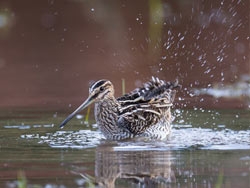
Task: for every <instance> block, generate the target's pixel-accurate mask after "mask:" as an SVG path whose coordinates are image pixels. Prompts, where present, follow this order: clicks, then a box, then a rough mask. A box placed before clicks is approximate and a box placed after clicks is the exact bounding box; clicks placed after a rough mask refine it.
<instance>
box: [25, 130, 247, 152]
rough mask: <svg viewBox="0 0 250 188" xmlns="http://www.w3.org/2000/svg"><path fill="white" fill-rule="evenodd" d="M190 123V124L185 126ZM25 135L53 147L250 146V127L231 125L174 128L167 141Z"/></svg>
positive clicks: (84, 133) (91, 134) (87, 133)
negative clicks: (107, 145) (222, 126)
mask: <svg viewBox="0 0 250 188" xmlns="http://www.w3.org/2000/svg"><path fill="white" fill-rule="evenodd" d="M184 127H189V126H184ZM21 137H22V138H24V139H38V140H39V141H38V143H40V144H44V143H45V144H48V145H49V146H50V147H52V148H75V149H84V148H93V147H97V146H98V145H99V144H100V143H101V142H103V141H104V142H106V143H115V146H114V147H113V148H114V150H134V151H136V150H181V149H192V150H194V149H206V150H238V149H245V150H247V149H250V130H245V131H243V130H241V131H234V130H231V129H222V130H213V129H205V128H192V127H191V128H181V129H175V128H174V129H173V130H172V135H171V138H170V139H169V140H166V141H143V140H142V141H141V140H140V141H138V140H137V141H136V140H129V141H119V142H110V141H106V140H105V138H104V136H103V135H102V133H101V132H100V131H92V130H80V131H56V132H54V133H46V134H45V135H39V134H24V135H22V136H21Z"/></svg>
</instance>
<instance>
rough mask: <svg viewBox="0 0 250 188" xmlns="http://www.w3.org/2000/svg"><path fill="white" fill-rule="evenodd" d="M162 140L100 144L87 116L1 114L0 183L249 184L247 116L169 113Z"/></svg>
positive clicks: (102, 141) (243, 112) (230, 112)
mask: <svg viewBox="0 0 250 188" xmlns="http://www.w3.org/2000/svg"><path fill="white" fill-rule="evenodd" d="M174 115H175V117H176V119H175V120H174V127H173V132H172V136H171V139H170V140H168V141H164V142H163V141H157V142H155V141H154V142H152V141H151V142H150V141H147V142H144V141H123V142H111V141H106V140H105V139H104V138H103V136H102V134H101V133H100V132H99V131H98V130H97V129H96V125H95V124H93V123H94V121H91V122H90V123H91V124H90V125H88V126H86V125H84V123H83V122H84V119H82V117H80V116H79V119H77V118H75V119H73V120H72V121H71V122H70V123H69V125H67V126H66V127H65V129H63V130H61V129H59V128H58V124H59V123H60V122H61V121H62V120H63V119H64V118H65V117H66V116H67V114H62V113H58V114H57V113H54V112H48V111H42V110H39V111H37V110H33V109H30V110H27V109H20V110H16V111H8V112H6V111H5V112H1V115H0V129H1V130H0V132H1V133H0V187H7V188H12V187H18V186H19V187H21V184H22V183H23V184H27V187H46V188H48V187H49V188H50V187H53V188H54V187H60V188H63V187H98V186H99V187H101V186H104V187H105V186H106V187H206V188H207V187H226V188H227V187H242V188H243V187H244V188H246V187H250V125H249V122H250V121H249V120H250V113H249V111H247V110H237V111H236V110H235V111H233V110H221V111H216V110H203V109H196V110H175V111H174Z"/></svg>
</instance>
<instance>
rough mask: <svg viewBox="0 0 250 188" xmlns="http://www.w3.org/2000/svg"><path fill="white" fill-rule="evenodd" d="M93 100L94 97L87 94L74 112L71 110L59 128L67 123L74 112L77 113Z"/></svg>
mask: <svg viewBox="0 0 250 188" xmlns="http://www.w3.org/2000/svg"><path fill="white" fill-rule="evenodd" d="M93 101H94V98H93V97H92V96H89V97H88V98H87V99H86V100H85V101H84V102H83V103H82V104H81V105H80V106H79V107H78V108H77V109H76V110H75V111H74V112H72V113H71V114H70V115H69V116H68V117H67V118H66V119H65V120H64V121H63V122H62V123H61V125H60V128H61V129H62V128H63V127H64V126H65V125H66V123H68V122H69V121H70V120H71V119H72V118H73V117H74V116H75V115H76V114H78V113H79V112H80V111H82V110H83V109H84V108H86V107H87V106H89V105H90V104H91V103H92V102H93Z"/></svg>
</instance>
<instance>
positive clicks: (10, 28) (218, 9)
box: [0, 0, 250, 111]
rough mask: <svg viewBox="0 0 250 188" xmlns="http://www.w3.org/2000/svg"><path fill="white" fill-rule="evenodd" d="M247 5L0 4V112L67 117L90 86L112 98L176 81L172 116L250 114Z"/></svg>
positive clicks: (183, 1) (45, 0)
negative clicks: (100, 85)
mask: <svg viewBox="0 0 250 188" xmlns="http://www.w3.org/2000/svg"><path fill="white" fill-rule="evenodd" d="M249 8H250V7H249V1H248V0H218V1H205V0H200V1H198V0H189V1H187V0H175V1H165V0H162V1H159V0H138V1H132V0H107V1H100V0H91V1H90V0H89V1H88V0H36V1H33V0H22V1H14V0H13V1H12V0H1V1H0V86H1V89H0V108H19V107H32V108H41V109H55V110H57V111H60V110H63V111H72V110H74V109H75V108H76V107H77V106H78V105H80V103H81V102H82V101H83V100H84V99H85V98H86V97H87V96H88V87H89V82H90V81H92V80H98V79H102V78H105V79H109V80H111V81H112V82H113V83H114V86H115V89H116V96H117V97H118V96H119V95H121V94H122V87H121V85H122V79H124V80H125V84H126V92H129V91H130V90H132V89H134V88H135V87H138V86H141V84H142V83H143V82H145V81H147V80H148V79H150V78H151V76H157V77H159V78H161V79H164V80H174V79H176V78H178V79H179V81H180V83H181V84H182V89H181V90H180V91H179V92H178V93H177V98H176V106H177V107H180V108H248V109H249V108H250V62H249V53H250V49H249V41H250V21H249Z"/></svg>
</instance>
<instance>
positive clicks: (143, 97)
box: [60, 77, 179, 140]
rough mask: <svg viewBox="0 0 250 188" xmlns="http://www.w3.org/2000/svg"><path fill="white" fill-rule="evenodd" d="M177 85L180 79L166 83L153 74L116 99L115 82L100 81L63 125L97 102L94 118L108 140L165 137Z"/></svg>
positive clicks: (167, 131) (169, 127)
mask: <svg viewBox="0 0 250 188" xmlns="http://www.w3.org/2000/svg"><path fill="white" fill-rule="evenodd" d="M177 87H179V84H178V81H175V82H165V81H163V80H159V79H158V78H154V77H152V79H151V80H150V81H149V82H147V83H145V84H144V85H143V86H142V87H140V88H137V89H135V90H133V91H132V92H130V93H127V94H125V95H123V96H121V97H119V98H117V99H116V98H115V97H114V87H113V84H112V83H111V82H110V81H108V80H99V81H97V82H95V83H93V84H92V85H91V86H90V88H89V97H88V98H87V99H86V101H85V102H84V103H83V104H82V105H81V106H79V107H78V108H77V109H76V110H75V111H74V112H73V113H72V114H70V115H69V116H68V117H67V118H66V119H65V120H64V121H63V122H62V124H61V125H60V127H63V126H64V125H65V124H66V123H67V122H68V121H69V120H70V119H72V118H73V117H74V116H75V115H76V114H77V113H78V112H80V111H81V110H83V109H84V108H86V107H87V106H88V105H90V104H91V103H92V102H95V119H96V122H97V124H98V125H99V128H100V130H101V131H102V133H103V134H104V136H105V137H106V138H107V139H112V140H121V139H126V138H133V137H147V138H152V139H165V138H166V137H167V136H168V135H169V133H170V130H171V119H172V118H171V112H170V107H171V106H172V103H173V101H174V97H175V93H176V91H175V90H173V89H175V88H177Z"/></svg>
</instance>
